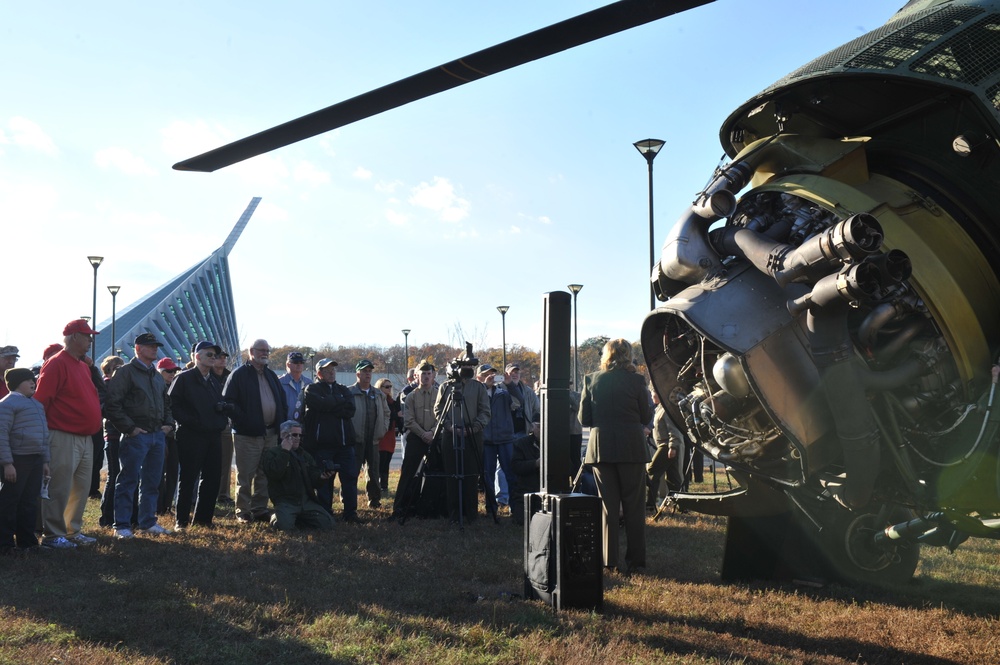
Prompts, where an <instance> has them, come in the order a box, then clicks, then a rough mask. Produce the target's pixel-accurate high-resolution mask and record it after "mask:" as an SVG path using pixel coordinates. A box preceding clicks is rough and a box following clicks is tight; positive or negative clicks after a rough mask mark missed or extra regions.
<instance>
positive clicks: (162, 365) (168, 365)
mask: <svg viewBox="0 0 1000 665" xmlns="http://www.w3.org/2000/svg"><path fill="white" fill-rule="evenodd" d="M156 369H164V370H167V371H168V372H177V371H180V369H181V368H180V367H179V366H178V365H177V363H175V362H174V361H173V359H171V358H160V362H158V363H156Z"/></svg>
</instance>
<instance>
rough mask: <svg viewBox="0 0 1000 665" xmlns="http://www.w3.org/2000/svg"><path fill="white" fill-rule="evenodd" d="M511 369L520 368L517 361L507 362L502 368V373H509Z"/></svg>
mask: <svg viewBox="0 0 1000 665" xmlns="http://www.w3.org/2000/svg"><path fill="white" fill-rule="evenodd" d="M512 369H521V367H520V366H519V365H518V364H517V363H507V366H506V367H504V368H503V372H504V374H510V370H512Z"/></svg>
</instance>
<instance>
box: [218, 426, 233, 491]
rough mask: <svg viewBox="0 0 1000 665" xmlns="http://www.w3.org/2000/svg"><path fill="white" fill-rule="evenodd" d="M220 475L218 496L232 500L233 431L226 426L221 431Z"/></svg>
mask: <svg viewBox="0 0 1000 665" xmlns="http://www.w3.org/2000/svg"><path fill="white" fill-rule="evenodd" d="M221 445H222V476H221V477H220V478H219V498H220V499H230V500H232V498H233V497H232V495H231V494H230V492H232V491H233V433H232V431H231V430H229V429H228V428H227V429H226V430H224V431H223V432H222V443H221Z"/></svg>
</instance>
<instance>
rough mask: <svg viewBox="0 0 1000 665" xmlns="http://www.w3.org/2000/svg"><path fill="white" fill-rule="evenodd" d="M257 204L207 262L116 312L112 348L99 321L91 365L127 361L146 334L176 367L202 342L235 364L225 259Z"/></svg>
mask: <svg viewBox="0 0 1000 665" xmlns="http://www.w3.org/2000/svg"><path fill="white" fill-rule="evenodd" d="M258 203H260V197H254V199H253V200H251V201H250V205H248V206H247V209H246V210H245V211H244V212H243V215H242V216H241V217H240V219H239V221H238V222H236V226H235V227H234V228H233V230H232V232H231V233H230V234H229V237H228V238H226V242H225V243H223V245H222V246H221V247H219V248H218V249H217V250H215V251H214V252H212V254H211V255H210V256H209V257H208V258H206V259H205V260H204V261H201V262H200V263H197V264H195V265H194V266H191V267H190V268H188V269H187V270H185V271H184V272H182V273H181V274H180V275H177V276H176V277H174V278H173V279H171V280H170V281H169V282H167V283H166V284H164V285H163V286H161V287H159V288H157V289H155V290H154V291H153V292H152V293H149V294H147V295H146V296H144V297H143V298H140V299H139V300H137V301H136V302H134V303H132V304H131V305H129V306H128V307H126V308H124V309H122V311H121V312H118V313H117V315H116V317H115V335H116V337H117V339H115V340H114V343H113V344H112V339H111V319H110V318H108V319H107V320H105V321H102V322H101V324H100V325H99V326H98V328H97V329H98V331H99V332H100V333H101V334H100V335H98V336H97V362H98V363H100V362H101V360H102V359H103V358H105V357H107V356H109V355H112V354H114V355H121V356H122V357H123V358H126V359H130V358H132V356H133V353H134V352H133V348H132V347H133V344H132V342H133V341H134V340H135V338H136V337H137V336H139V335H141V334H142V333H146V332H150V333H153V334H154V335H156V338H157V339H158V340H160V341H161V342H163V348H162V349H161V350H160V355H161V357H170V358H173V359H174V360H176V361H177V362H178V364H180V365H183V364H184V363H185V362H187V361H188V360H190V357H191V348H192V347H193V346H194V345H195V344H196V343H198V342H200V341H202V340H210V341H213V342H215V343H216V344H218V345H219V346H221V347H222V348H223V349H225V350H226V351H227V352H229V354H230V360H231V361H234V362H238V360H239V356H240V349H239V335H238V328H237V325H236V308H235V306H234V304H233V287H232V282H231V280H230V277H229V258H228V257H229V252H231V251H232V249H233V246H234V245H235V244H236V241H237V240H238V239H239V237H240V234H241V233H243V229H244V228H245V227H246V225H247V222H249V221H250V217H251V216H252V215H253V213H254V211H255V210H256V209H257V204H258ZM117 350H120V351H121V353H117Z"/></svg>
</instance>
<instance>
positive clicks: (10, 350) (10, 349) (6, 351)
mask: <svg viewBox="0 0 1000 665" xmlns="http://www.w3.org/2000/svg"><path fill="white" fill-rule="evenodd" d="M20 354H21V352H20V351H18V350H17V347H16V346H5V347H3V348H2V349H0V358H6V357H7V356H20Z"/></svg>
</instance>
